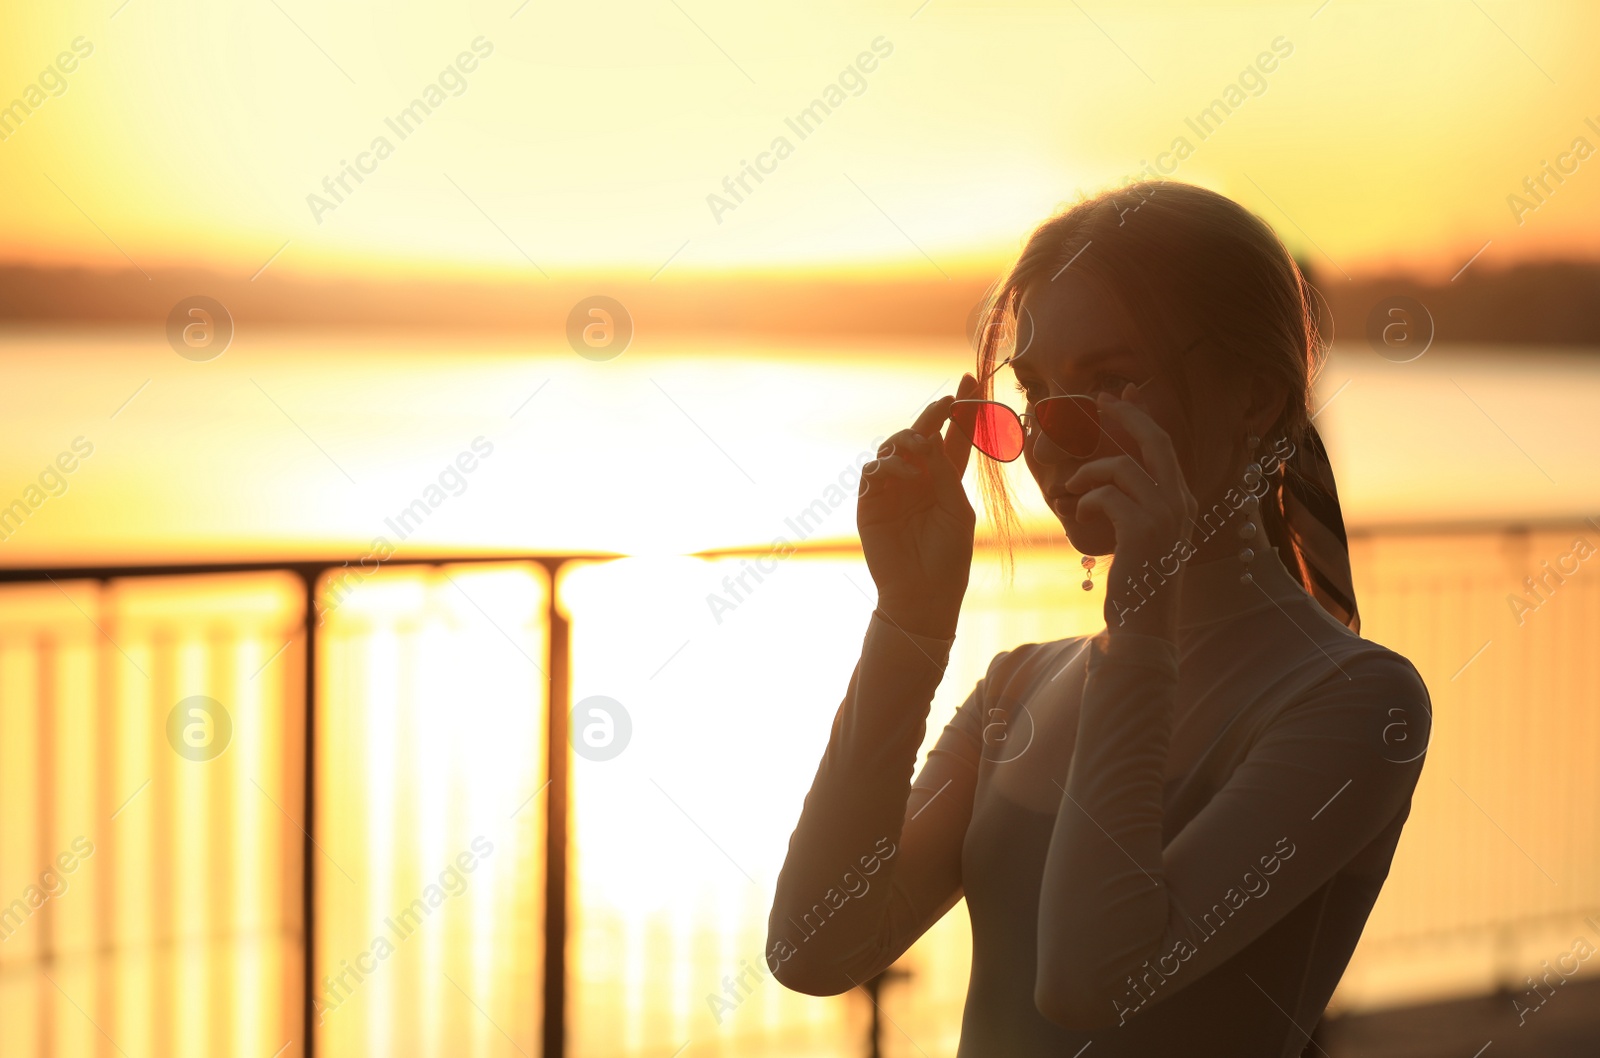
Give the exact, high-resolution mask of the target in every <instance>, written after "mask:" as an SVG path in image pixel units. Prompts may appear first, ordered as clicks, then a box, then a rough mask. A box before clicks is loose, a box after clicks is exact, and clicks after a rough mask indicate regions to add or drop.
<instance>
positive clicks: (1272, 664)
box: [766, 548, 1432, 1058]
mask: <svg viewBox="0 0 1600 1058" xmlns="http://www.w3.org/2000/svg"><path fill="white" fill-rule="evenodd" d="M1243 568H1244V567H1243V566H1242V565H1241V563H1240V561H1239V560H1238V558H1237V557H1235V556H1231V555H1230V556H1228V557H1226V558H1221V559H1212V560H1208V561H1206V562H1200V563H1193V562H1192V563H1190V564H1188V565H1187V566H1186V567H1185V569H1184V571H1183V574H1182V581H1181V585H1178V584H1175V583H1174V582H1172V581H1169V582H1168V583H1167V584H1165V585H1157V586H1156V587H1155V588H1154V590H1157V591H1160V590H1171V589H1173V588H1174V587H1176V588H1177V589H1178V613H1177V622H1176V635H1175V636H1174V637H1173V638H1171V639H1169V638H1166V637H1164V636H1153V635H1141V634H1134V633H1124V632H1113V631H1110V630H1108V629H1102V630H1100V631H1099V632H1097V633H1095V634H1093V635H1085V636H1076V637H1071V638H1066V639H1059V640H1055V641H1052V642H1045V643H1027V644H1024V645H1021V646H1018V647H1015V648H1014V649H1011V650H1007V651H1004V652H1002V653H1000V654H998V655H996V656H995V657H994V659H993V661H992V662H991V663H990V664H989V667H988V670H987V673H986V674H985V676H984V677H983V678H982V679H981V680H979V681H978V683H977V685H976V686H975V687H974V688H973V690H972V692H971V693H970V694H969V695H968V696H967V698H966V700H965V701H964V702H963V703H962V704H961V706H960V708H958V709H957V710H956V713H955V715H954V717H953V718H952V719H951V720H950V721H949V722H948V723H947V724H946V725H945V727H944V730H943V732H942V733H941V735H940V737H939V739H938V741H937V744H936V745H935V746H934V747H933V748H932V749H931V750H930V751H929V753H928V758H927V761H926V763H925V764H924V766H923V768H922V770H921V771H920V773H918V774H917V775H916V777H915V782H913V781H912V777H913V772H914V770H915V767H916V757H917V752H918V750H919V748H920V747H921V745H922V741H923V737H924V735H925V734H926V732H927V726H926V724H927V716H928V710H929V706H930V702H931V700H932V697H933V693H934V691H935V690H936V689H937V687H938V685H939V682H940V680H941V679H942V677H943V674H944V669H945V665H946V663H947V661H948V657H949V651H950V647H951V644H952V643H953V642H954V640H953V639H948V640H945V639H934V638H929V637H926V636H920V635H914V634H911V633H908V632H906V631H904V630H902V629H900V628H898V627H897V626H896V625H894V624H893V623H892V622H891V621H889V620H888V619H887V618H886V617H884V616H883V615H882V614H880V613H876V612H875V613H874V614H873V616H872V618H871V619H870V621H869V623H868V627H867V630H866V635H865V639H864V643H863V647H862V652H861V658H860V661H859V662H858V663H857V665H856V669H855V672H854V673H853V674H852V676H851V678H850V682H849V687H848V690H847V691H846V694H845V696H844V700H843V702H842V703H841V704H840V706H839V709H838V712H837V713H836V714H835V717H834V721H833V727H832V732H831V735H830V738H829V742H828V747H827V750H826V752H825V754H824V756H823V758H822V761H821V763H820V764H819V766H818V768H817V772H816V777H815V779H814V780H813V782H812V785H811V789H810V792H809V793H808V794H807V796H806V798H805V802H804V807H803V808H802V811H801V815H800V820H799V823H798V824H797V826H796V827H795V830H794V833H793V835H792V837H791V838H790V842H789V849H788V855H787V858H786V860H785V862H784V866H783V869H782V871H781V872H780V874H779V877H778V882H777V886H776V891H775V894H774V898H773V904H772V910H771V914H770V916H769V919H768V935H767V955H766V959H767V965H768V967H769V969H771V970H772V972H773V974H774V976H775V977H776V978H777V979H778V980H779V981H780V982H782V983H783V984H784V985H785V986H787V987H789V988H791V989H794V990H796V991H800V992H804V993H807V994H811V995H819V996H820V995H836V994H839V993H841V992H844V991H846V990H848V989H850V988H852V987H854V986H856V985H858V984H865V983H866V982H867V981H868V979H870V978H871V977H873V976H874V975H876V974H877V973H879V972H880V971H882V970H884V969H886V968H887V967H888V966H889V965H890V964H891V963H893V962H894V960H895V959H897V958H898V957H899V956H900V955H901V953H903V952H904V951H905V950H906V949H907V948H908V947H910V945H911V944H912V942H914V941H915V940H916V939H917V938H918V937H919V936H921V935H922V933H923V932H924V931H926V930H927V929H928V927H930V926H931V925H933V924H934V923H935V922H937V921H938V920H939V919H940V918H941V917H942V916H943V915H944V914H945V913H946V912H947V911H949V910H950V909H951V908H952V907H953V906H954V905H955V903H956V902H957V901H958V900H959V899H961V897H962V896H965V897H966V900H967V909H968V912H969V914H970V918H971V923H972V968H971V976H970V978H969V981H968V988H967V1000H966V1006H965V1010H964V1014H963V1018H962V1027H961V1043H960V1048H959V1050H958V1052H957V1058H994V1056H1002V1055H1003V1056H1030V1055H1065V1056H1069V1058H1070V1056H1073V1055H1076V1054H1079V1053H1085V1052H1083V1051H1081V1050H1080V1049H1081V1048H1084V1047H1086V1045H1088V1044H1089V1043H1091V1041H1092V1043H1093V1047H1092V1049H1090V1050H1089V1051H1088V1052H1087V1053H1086V1054H1085V1058H1111V1056H1113V1055H1140V1056H1147V1055H1170V1054H1180V1053H1181V1054H1184V1055H1191V1056H1199V1055H1212V1054H1215V1055H1219V1056H1222V1055H1226V1056H1228V1058H1291V1056H1295V1055H1299V1054H1300V1053H1301V1051H1302V1049H1303V1048H1305V1046H1306V1044H1307V1040H1308V1039H1309V1036H1310V1033H1311V1032H1312V1030H1313V1028H1314V1026H1315V1025H1316V1023H1317V1021H1318V1019H1319V1018H1320V1017H1321V1016H1322V1013H1323V1010H1324V1008H1325V1007H1326V1005H1327V1001H1328V998H1329V996H1330V995H1331V994H1332V992H1333V990H1334V986H1335V985H1336V984H1337V983H1338V981H1339V977H1340V975H1341V974H1342V973H1343V972H1344V969H1345V967H1346V965H1347V964H1348V962H1349V959H1350V955H1351V952H1352V951H1353V949H1354V948H1355V944H1356V941H1357V939H1358V938H1359V936H1360V934H1361V930H1362V928H1363V926H1364V925H1365V924H1366V920H1367V916H1368V914H1369V912H1370V911H1371V909H1372V905H1373V902H1374V900H1376V898H1377V895H1378V891H1379V889H1380V887H1381V886H1382V884H1383V881H1384V879H1385V877H1387V875H1388V872H1389V865H1390V862H1391V859H1392V857H1393V855H1394V850H1395V845H1396V842H1397V841H1398V840H1399V837H1400V831H1401V827H1402V826H1403V825H1404V823H1405V821H1406V818H1407V816H1408V815H1409V814H1410V810H1411V796H1412V791H1413V789H1414V788H1415V785H1416V782H1417V778H1418V776H1419V774H1420V773H1421V769H1422V764H1423V759H1424V755H1425V750H1426V748H1427V745H1428V740H1429V735H1430V732H1431V716H1432V709H1431V702H1430V699H1429V695H1428V691H1427V688H1426V686H1425V685H1424V683H1423V681H1422V678H1421V677H1420V675H1419V674H1418V673H1417V671H1416V669H1415V667H1414V666H1412V664H1411V663H1410V662H1409V661H1408V660H1407V659H1406V658H1404V657H1403V656H1401V655H1400V654H1398V653H1395V652H1394V651H1392V650H1390V649H1388V648H1386V647H1383V646H1381V645H1379V644H1377V643H1374V642H1371V641H1369V640H1366V639H1363V638H1361V637H1360V636H1358V635H1356V634H1355V633H1353V632H1352V631H1350V630H1349V629H1348V628H1346V627H1345V626H1344V625H1343V624H1341V623H1340V622H1339V621H1337V620H1336V619H1334V618H1333V617H1332V616H1331V615H1329V614H1328V613H1327V611H1325V610H1324V609H1323V608H1322V607H1321V606H1320V605H1318V603H1317V602H1316V600H1315V599H1313V598H1312V597H1311V596H1310V595H1308V594H1307V593H1306V591H1305V590H1304V588H1302V586H1301V585H1300V583H1299V582H1298V581H1297V580H1295V579H1294V577H1293V576H1292V575H1291V574H1290V573H1289V571H1288V569H1287V568H1286V567H1285V566H1284V564H1283V560H1282V557H1281V556H1280V555H1279V553H1278V550H1277V549H1276V548H1267V549H1264V550H1262V551H1258V552H1257V554H1256V557H1255V559H1254V560H1253V561H1252V562H1251V563H1250V569H1251V572H1252V575H1253V578H1252V580H1251V581H1250V582H1244V581H1242V580H1241V578H1240V573H1241V572H1242V571H1243ZM1113 575H1115V571H1114V570H1113Z"/></svg>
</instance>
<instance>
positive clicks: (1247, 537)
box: [1239, 433, 1261, 584]
mask: <svg viewBox="0 0 1600 1058" xmlns="http://www.w3.org/2000/svg"><path fill="white" fill-rule="evenodd" d="M1260 443H1261V438H1259V437H1257V436H1256V435H1255V434H1253V433H1252V434H1247V435H1246V437H1245V447H1246V449H1247V451H1246V456H1247V458H1249V460H1250V465H1249V466H1247V467H1245V476H1246V477H1249V476H1250V475H1252V474H1254V475H1256V476H1257V477H1259V476H1260V474H1261V464H1260V463H1259V462H1257V461H1256V458H1255V452H1256V446H1257V445H1259V444H1260ZM1244 511H1245V521H1244V524H1243V525H1241V526H1240V527H1239V538H1240V539H1241V540H1244V541H1245V546H1244V547H1243V548H1242V549H1241V550H1240V551H1239V562H1240V564H1241V565H1243V566H1244V572H1243V573H1242V574H1240V576H1239V583H1240V584H1253V583H1255V577H1254V576H1252V575H1251V573H1250V560H1251V559H1253V558H1255V557H1256V552H1255V549H1254V548H1252V547H1251V546H1250V541H1252V540H1254V539H1255V535H1256V518H1258V517H1259V516H1260V514H1261V498H1260V497H1259V496H1257V495H1256V494H1255V493H1254V492H1251V493H1249V494H1248V495H1246V496H1245V500H1244Z"/></svg>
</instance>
